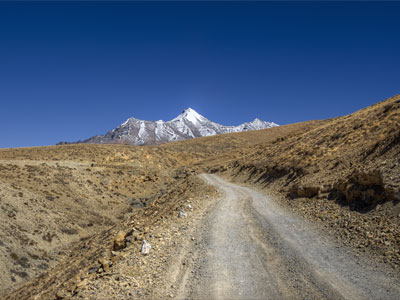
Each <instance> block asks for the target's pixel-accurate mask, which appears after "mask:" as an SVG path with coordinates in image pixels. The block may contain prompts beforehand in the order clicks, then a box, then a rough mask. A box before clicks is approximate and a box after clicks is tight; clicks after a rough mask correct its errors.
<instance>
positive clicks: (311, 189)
mask: <svg viewBox="0 0 400 300" xmlns="http://www.w3.org/2000/svg"><path fill="white" fill-rule="evenodd" d="M318 192H319V188H318V187H315V186H302V185H300V186H298V185H296V184H295V185H293V186H292V187H291V188H290V191H289V196H290V197H291V198H313V197H315V196H317V195H318Z"/></svg>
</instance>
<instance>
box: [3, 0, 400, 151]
mask: <svg viewBox="0 0 400 300" xmlns="http://www.w3.org/2000/svg"><path fill="white" fill-rule="evenodd" d="M399 16H400V2H305V3H303V2H196V3H194V2H172V3H169V2H142V3H138V2H119V3H107V2H96V3H93V2H70V3H62V2H55V3H51V2H43V3H37V2H30V3H29V2H26V3H19V2H14V3H11V2H9V3H5V2H0V101H1V109H0V128H1V134H0V147H21V146H34V145H49V144H55V143H57V142H59V141H75V140H78V139H84V138H87V137H90V136H92V135H95V134H101V133H105V132H106V131H108V130H110V129H112V128H114V127H116V126H117V125H119V124H120V123H122V122H123V121H125V119H127V118H128V117H131V116H134V117H137V118H140V119H152V120H157V119H163V120H169V119H172V118H173V117H175V116H176V115H177V114H179V113H180V112H181V111H182V110H183V109H184V108H186V107H192V108H194V109H195V110H197V111H198V112H199V113H201V114H203V115H204V116H206V117H208V118H209V119H211V120H213V121H216V122H219V123H222V124H225V125H236V124H239V123H242V122H244V121H249V120H252V119H254V118H255V117H259V118H261V119H263V120H266V121H273V122H276V123H278V124H287V123H293V122H299V121H305V120H310V119H323V118H329V117H335V116H339V115H344V114H348V113H351V112H353V111H355V110H358V109H360V108H362V107H365V106H368V105H370V104H373V103H375V102H377V101H379V100H383V99H385V98H387V97H390V96H393V95H395V94H397V93H400V18H399Z"/></svg>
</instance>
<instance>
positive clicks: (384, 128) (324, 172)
mask: <svg viewBox="0 0 400 300" xmlns="http://www.w3.org/2000/svg"><path fill="white" fill-rule="evenodd" d="M299 125H301V124H299ZM271 131H272V130H271ZM210 170H211V171H213V172H221V173H222V174H226V175H227V176H229V177H231V178H233V179H235V180H236V181H239V182H247V183H249V184H252V185H254V184H256V185H257V186H258V187H259V188H261V189H266V190H269V191H275V192H279V194H280V195H282V196H283V199H286V200H287V204H288V205H289V206H291V207H292V208H293V209H295V210H297V211H299V212H301V213H302V214H305V215H306V216H308V217H309V218H312V219H316V220H317V221H319V222H321V223H322V224H323V225H324V226H326V227H329V228H330V230H331V231H332V233H335V234H336V235H337V236H338V237H339V238H340V239H342V240H343V241H345V242H347V243H348V244H349V245H351V246H354V247H357V248H359V249H361V251H363V252H371V253H372V254H376V256H377V257H379V258H380V259H382V260H384V261H386V262H391V263H393V264H394V265H395V266H398V267H399V264H400V251H399V249H400V230H399V229H400V228H399V224H400V205H398V204H399V202H400V96H399V95H397V96H395V97H392V98H390V99H388V100H385V101H382V102H380V103H377V104H375V105H373V106H370V107H367V108H365V109H362V110H360V111H358V112H355V113H353V114H351V115H348V116H344V117H339V118H335V119H331V120H326V121H324V122H322V123H321V124H320V125H318V126H316V127H314V128H310V129H309V130H302V131H300V132H292V133H289V134H287V135H285V136H281V137H278V138H276V139H275V140H273V141H267V142H261V143H260V144H258V145H255V146H254V150H250V151H246V152H244V153H243V154H242V156H241V157H240V158H238V159H233V160H231V161H225V162H223V163H221V164H220V166H219V167H213V168H211V169H210Z"/></svg>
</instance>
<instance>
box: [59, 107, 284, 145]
mask: <svg viewBox="0 0 400 300" xmlns="http://www.w3.org/2000/svg"><path fill="white" fill-rule="evenodd" d="M275 126H278V125H277V124H275V123H273V122H265V121H261V120H260V119H257V118H256V119H254V120H253V121H252V122H246V123H243V124H241V125H239V126H224V125H221V124H218V123H215V122H212V121H210V120H208V119H207V118H205V117H203V116H202V115H200V114H199V113H197V112H196V111H195V110H194V109H191V108H188V109H185V110H184V111H183V112H182V113H181V114H180V115H179V116H177V117H176V118H174V119H172V120H171V121H167V122H165V121H162V120H159V121H145V120H139V119H136V118H133V117H132V118H129V119H128V120H126V121H125V122H124V123H122V124H121V125H119V126H118V127H117V128H115V129H113V130H110V131H109V132H107V133H106V134H105V135H96V136H93V137H90V138H88V139H86V140H83V141H77V142H72V143H70V142H60V143H58V144H57V145H60V144H75V143H89V144H130V145H158V144H162V143H167V142H173V141H181V140H187V139H192V138H197V137H204V136H211V135H216V134H222V133H231V132H241V131H248V130H259V129H265V128H270V127H275Z"/></svg>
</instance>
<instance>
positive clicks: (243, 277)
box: [175, 174, 400, 300]
mask: <svg viewBox="0 0 400 300" xmlns="http://www.w3.org/2000/svg"><path fill="white" fill-rule="evenodd" d="M201 176H202V178H203V179H204V180H206V181H207V182H208V183H209V184H211V185H214V186H216V187H218V188H219V189H220V190H221V191H223V193H224V196H223V197H221V198H220V199H219V200H218V201H217V203H216V204H215V206H214V207H213V209H212V211H211V212H210V214H208V216H207V217H206V219H205V220H204V222H203V223H202V226H200V228H199V229H198V233H197V236H198V240H199V242H198V243H196V245H194V246H193V249H189V250H188V251H187V253H186V256H187V257H189V256H190V259H191V260H192V263H191V264H187V265H185V266H182V267H181V268H180V271H179V276H177V278H178V279H177V281H176V285H177V289H178V293H177V295H175V296H176V298H177V299H351V300H355V299H400V281H399V274H396V273H395V272H394V271H392V270H391V269H386V267H385V266H383V265H375V264H371V263H368V260H366V259H365V258H361V257H358V256H356V255H354V254H352V253H351V251H349V250H346V249H344V248H343V247H340V246H339V245H337V244H335V243H334V242H333V241H332V240H331V239H330V238H329V236H325V235H324V234H322V233H321V231H320V230H318V228H316V227H315V225H313V224H310V223H306V221H304V220H302V219H300V218H298V217H296V216H294V215H293V214H291V213H289V212H287V211H285V210H284V209H282V208H281V207H280V206H278V205H277V204H276V203H275V202H274V200H273V199H271V198H269V197H267V196H265V195H263V194H260V193H258V192H256V191H254V190H252V189H250V188H247V187H242V186H238V185H235V184H232V183H228V182H227V181H225V180H223V179H221V178H220V177H218V176H216V175H208V174H207V175H206V174H203V175H201Z"/></svg>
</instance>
